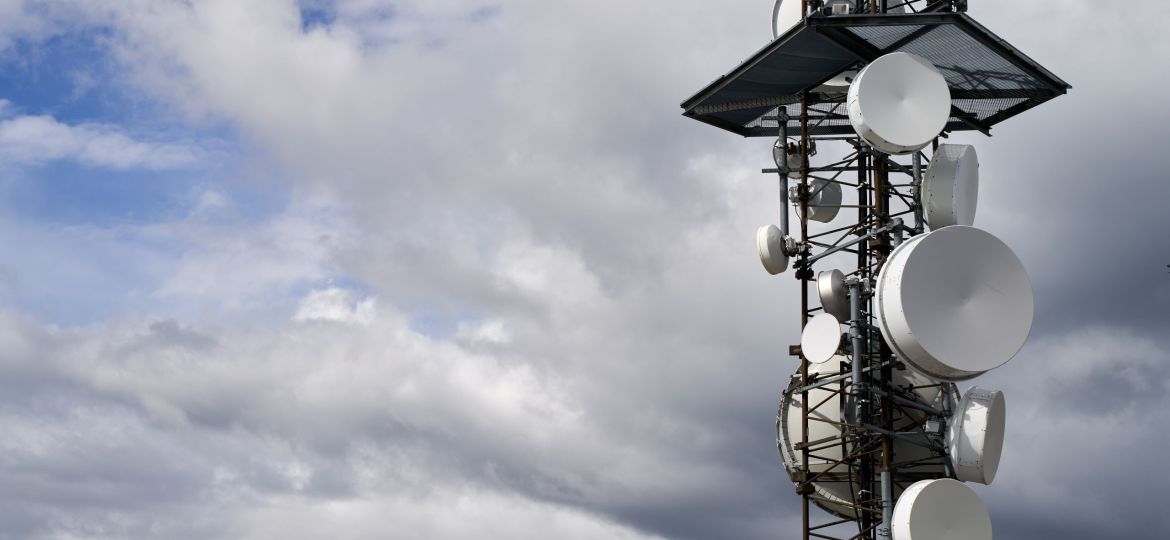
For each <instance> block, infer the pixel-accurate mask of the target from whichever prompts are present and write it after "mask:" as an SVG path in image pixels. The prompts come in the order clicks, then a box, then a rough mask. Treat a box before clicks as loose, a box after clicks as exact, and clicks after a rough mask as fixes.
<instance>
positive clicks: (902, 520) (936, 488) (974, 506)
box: [891, 478, 992, 540]
mask: <svg viewBox="0 0 1170 540" xmlns="http://www.w3.org/2000/svg"><path fill="white" fill-rule="evenodd" d="M891 525H892V527H891V529H892V530H891V532H892V533H893V535H894V540H992V537H991V516H990V515H988V513H987V507H986V506H985V505H984V504H983V501H981V500H979V495H977V494H975V492H974V491H972V490H971V488H969V487H967V485H966V484H963V483H962V482H959V481H957V480H952V479H950V478H940V479H938V480H922V481H919V482H915V483H914V484H912V485H911V486H910V487H908V488H906V491H903V492H902V497H901V498H900V499H898V504H897V505H895V506H894V514H893V519H892V520H891Z"/></svg>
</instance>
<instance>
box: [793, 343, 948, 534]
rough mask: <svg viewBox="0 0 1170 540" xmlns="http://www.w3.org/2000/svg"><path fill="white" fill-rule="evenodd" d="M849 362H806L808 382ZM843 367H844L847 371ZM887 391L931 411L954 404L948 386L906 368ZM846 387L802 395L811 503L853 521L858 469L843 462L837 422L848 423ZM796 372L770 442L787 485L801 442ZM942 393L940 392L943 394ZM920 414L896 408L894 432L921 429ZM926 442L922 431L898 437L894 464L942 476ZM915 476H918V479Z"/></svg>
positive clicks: (847, 447) (796, 472) (796, 469)
mask: <svg viewBox="0 0 1170 540" xmlns="http://www.w3.org/2000/svg"><path fill="white" fill-rule="evenodd" d="M848 362H849V359H848V358H846V357H845V356H840V355H839V356H835V357H833V359H832V360H831V361H829V362H825V363H823V364H810V365H809V368H808V373H809V380H810V382H812V381H816V380H823V379H824V378H826V377H831V376H835V375H838V374H840V373H842V366H843V365H845V364H847V363H848ZM848 369H849V368H848V367H847V366H846V367H844V370H845V372H848ZM893 375H894V380H893V385H892V386H893V388H894V389H895V391H896V392H898V393H900V394H902V395H905V396H908V395H910V394H913V395H914V396H915V397H914V399H915V400H916V401H919V402H921V403H925V404H927V405H930V406H932V407H934V408H936V409H941V408H942V407H943V402H944V400H954V401H957V400H958V398H959V396H958V392H957V390H956V389H955V386H954V385H953V384H948V383H943V384H941V385H940V384H938V383H937V382H936V381H933V380H931V379H930V378H928V377H925V376H923V375H920V374H918V373H915V372H913V371H910V370H906V369H895V370H894V373H893ZM851 388H852V386H851V384H850V381H849V380H848V379H846V380H843V381H841V382H840V383H838V384H832V385H828V386H823V387H820V388H814V389H812V390H809V392H808V403H809V405H808V407H809V411H808V416H809V422H808V441H809V442H810V443H814V444H812V446H811V447H810V450H811V454H810V455H809V472H810V473H812V474H814V475H816V477H817V480H816V481H815V482H813V490H814V491H815V492H816V494H817V497H816V498H815V499H814V501H815V502H816V504H817V506H820V507H821V508H823V509H824V510H825V511H827V512H829V513H831V514H833V515H836V516H840V517H842V518H846V519H854V518H856V510H855V508H854V507H853V505H852V501H853V500H856V498H857V497H859V496H860V494H859V493H858V492H857V490H859V489H861V488H860V486H859V485H858V484H857V483H856V482H855V478H856V477H857V475H858V474H860V471H857V470H856V469H854V470H852V471H850V468H849V466H848V465H846V464H845V457H846V456H847V455H848V453H849V452H850V451H851V448H852V445H851V444H850V443H849V442H847V441H846V442H844V443H842V440H841V437H842V436H843V433H842V429H841V426H842V422H853V421H855V419H854V418H853V416H852V412H851V411H853V398H852V396H851ZM799 390H800V373H799V372H798V373H796V374H794V375H793V376H792V379H791V380H790V382H789V385H788V389H787V390H786V391H785V392H784V397H783V400H782V401H781V403H780V409H779V411H778V412H777V423H776V444H777V447H778V449H779V451H780V456H781V459H782V461H783V462H784V468H785V470H787V471H788V473H789V475H790V476H791V477H792V479H793V481H799V480H800V470H801V451H800V450H797V448H796V444H797V443H799V442H800V441H801V437H800V430H801V423H800V414H801V400H802V396H801V393H800V391H799ZM944 391H945V392H946V393H945V394H944ZM925 420H926V415H925V414H924V413H922V412H920V411H917V410H915V409H913V408H909V407H906V408H902V407H899V408H896V409H895V411H894V416H893V421H894V428H895V429H896V430H900V431H906V430H912V429H915V427H916V426H921V425H922V423H923V422H924V421H925ZM929 446H930V441H929V440H928V436H927V435H926V434H925V433H921V434H920V435H918V436H917V437H913V436H900V437H898V438H897V439H896V440H895V441H894V451H895V458H894V465H895V466H898V465H900V464H905V466H906V467H907V470H909V469H913V470H914V471H915V474H922V475H927V477H929V476H931V475H934V476H937V477H942V476H945V474H946V467H945V465H944V464H943V463H942V462H941V460H934V459H931V458H932V456H933V454H932V452H931V450H929V449H928V447H929ZM920 478H921V476H920ZM894 493H895V495H897V494H898V493H901V488H898V487H895V490H894Z"/></svg>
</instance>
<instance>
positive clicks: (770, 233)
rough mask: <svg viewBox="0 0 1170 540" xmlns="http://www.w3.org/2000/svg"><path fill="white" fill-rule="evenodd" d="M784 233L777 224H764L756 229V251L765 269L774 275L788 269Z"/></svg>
mask: <svg viewBox="0 0 1170 540" xmlns="http://www.w3.org/2000/svg"><path fill="white" fill-rule="evenodd" d="M785 243H786V241H785V239H784V233H782V232H780V227H777V226H775V225H764V226H762V227H760V228H759V229H758V230H756V251H758V252H759V255H760V263H761V264H763V265H764V270H767V271H768V273H769V274H772V275H773V276H774V275H776V274H779V273H781V272H783V271H785V270H787V269H788V255H787V254H785V250H784V248H785Z"/></svg>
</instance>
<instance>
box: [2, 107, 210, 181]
mask: <svg viewBox="0 0 1170 540" xmlns="http://www.w3.org/2000/svg"><path fill="white" fill-rule="evenodd" d="M2 111H3V107H0V112H2ZM207 156H208V153H207V152H206V151H205V150H203V149H202V148H200V147H199V146H196V145H194V144H188V143H160V142H145V141H139V140H134V139H132V138H130V137H129V136H127V135H125V134H124V133H121V132H119V131H118V130H117V128H115V127H113V126H107V125H100V124H80V125H69V124H64V123H61V122H58V121H57V120H55V119H54V118H52V117H50V116H17V117H14V118H8V119H5V120H0V159H2V160H3V161H4V162H5V163H6V164H8V165H14V164H15V165H38V164H41V163H45V162H48V161H54V160H62V159H69V160H74V161H77V162H78V163H81V164H82V165H86V166H89V167H97V168H105V169H116V170H128V169H146V170H155V171H161V170H171V169H185V168H191V167H195V166H199V165H201V164H202V163H203V161H204V160H205V159H206V158H207Z"/></svg>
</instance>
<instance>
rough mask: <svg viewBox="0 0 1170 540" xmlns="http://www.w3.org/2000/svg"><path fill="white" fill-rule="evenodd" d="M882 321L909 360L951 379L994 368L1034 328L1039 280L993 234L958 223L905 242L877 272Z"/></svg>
mask: <svg viewBox="0 0 1170 540" xmlns="http://www.w3.org/2000/svg"><path fill="white" fill-rule="evenodd" d="M876 304H877V320H878V326H879V328H881V332H882V335H883V336H884V337H885V338H886V341H887V342H889V344H890V346H891V347H892V348H893V349H894V352H895V353H897V355H898V356H899V357H901V358H902V359H903V360H905V362H906V363H907V364H909V365H910V366H911V367H912V368H914V369H916V370H918V371H919V372H921V373H923V374H925V375H927V376H930V377H933V378H936V379H941V380H944V381H952V382H953V381H961V380H966V379H970V378H972V377H975V376H978V375H980V374H981V373H984V372H986V371H988V370H991V369H995V368H997V367H999V366H1001V365H1003V364H1006V363H1007V362H1008V361H1009V360H1011V359H1012V357H1014V356H1015V355H1016V353H1017V352H1019V351H1020V348H1021V347H1023V346H1024V341H1025V340H1027V338H1028V333H1029V331H1030V330H1031V328H1032V314H1033V298H1032V284H1031V283H1030V282H1029V281H1028V273H1027V271H1025V270H1024V265H1023V264H1022V263H1021V262H1020V259H1019V258H1017V257H1016V254H1015V253H1013V252H1012V250H1011V248H1009V247H1008V246H1007V245H1006V244H1004V243H1003V242H1002V241H1001V240H1000V239H999V238H996V237H995V236H994V235H992V234H991V233H988V232H985V231H982V230H980V229H976V228H974V227H966V226H962V225H956V226H952V227H946V228H943V229H939V230H937V231H933V232H930V233H928V234H923V235H919V236H915V237H913V238H911V239H909V240H907V241H905V242H903V243H902V245H900V246H898V248H897V249H895V250H894V252H893V253H891V254H890V258H889V260H888V261H887V262H886V264H885V266H883V267H882V270H881V273H879V274H878V281H877V294H876Z"/></svg>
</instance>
